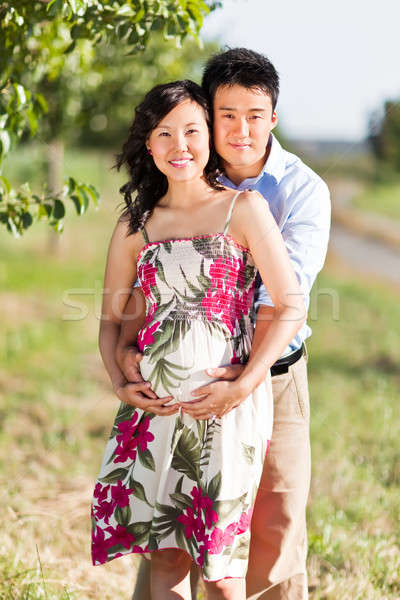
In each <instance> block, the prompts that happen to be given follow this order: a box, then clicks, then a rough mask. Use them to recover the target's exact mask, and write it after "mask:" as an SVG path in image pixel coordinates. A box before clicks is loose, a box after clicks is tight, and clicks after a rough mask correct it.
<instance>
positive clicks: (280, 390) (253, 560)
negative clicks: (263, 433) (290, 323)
mask: <svg viewBox="0 0 400 600" xmlns="http://www.w3.org/2000/svg"><path fill="white" fill-rule="evenodd" d="M272 387H273V396H274V411H275V413H274V427H273V431H272V439H271V445H270V448H269V451H268V454H267V457H266V460H265V463H264V471H263V475H262V478H261V483H260V487H259V489H258V494H257V498H256V503H255V507H254V513H253V518H252V522H251V545H250V559H249V568H248V571H247V577H246V582H247V598H248V600H304V599H305V598H308V592H307V574H306V557H307V532H306V504H307V498H308V493H309V489H310V471H311V456H310V435H309V415H310V405H309V395H308V383H307V365H306V357H305V356H302V358H301V359H300V360H299V361H297V362H296V363H295V364H294V365H292V366H291V367H289V373H285V374H283V375H276V376H275V377H273V378H272Z"/></svg>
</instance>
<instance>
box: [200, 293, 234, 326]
mask: <svg viewBox="0 0 400 600" xmlns="http://www.w3.org/2000/svg"><path fill="white" fill-rule="evenodd" d="M230 300H231V299H230V298H229V297H228V295H227V294H226V293H225V292H222V291H220V290H212V289H208V290H207V292H206V295H205V296H204V298H203V300H202V301H201V305H202V306H204V308H205V309H206V316H207V319H208V320H209V321H212V320H213V317H214V316H218V317H219V316H221V317H222V320H223V321H224V323H226V325H227V326H228V328H229V331H230V332H231V333H232V331H233V328H232V323H231V320H230V318H229V315H227V314H226V312H225V311H226V310H227V306H228V311H229V303H230Z"/></svg>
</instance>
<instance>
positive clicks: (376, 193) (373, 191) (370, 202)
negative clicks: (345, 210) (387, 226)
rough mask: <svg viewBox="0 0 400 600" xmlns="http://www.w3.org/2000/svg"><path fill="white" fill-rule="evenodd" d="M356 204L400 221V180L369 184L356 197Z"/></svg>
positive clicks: (354, 202)
mask: <svg viewBox="0 0 400 600" xmlns="http://www.w3.org/2000/svg"><path fill="white" fill-rule="evenodd" d="M353 204H354V206H356V207H357V208H361V209H363V210H367V211H369V212H372V213H378V214H381V215H383V216H385V217H388V218H390V219H396V220H398V221H400V182H398V181H397V182H390V183H378V184H375V185H371V186H368V187H367V188H366V189H365V191H364V192H363V193H362V194H360V195H359V196H357V197H356V198H354V201H353Z"/></svg>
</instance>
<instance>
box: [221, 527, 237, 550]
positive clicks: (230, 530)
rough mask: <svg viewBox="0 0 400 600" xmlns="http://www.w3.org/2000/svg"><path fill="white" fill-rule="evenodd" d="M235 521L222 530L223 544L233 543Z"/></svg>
mask: <svg viewBox="0 0 400 600" xmlns="http://www.w3.org/2000/svg"><path fill="white" fill-rule="evenodd" d="M237 526H238V524H237V523H231V524H230V525H228V527H227V528H226V529H225V531H224V535H223V537H222V543H223V544H224V546H230V545H231V544H233V540H234V539H235V532H236V529H237Z"/></svg>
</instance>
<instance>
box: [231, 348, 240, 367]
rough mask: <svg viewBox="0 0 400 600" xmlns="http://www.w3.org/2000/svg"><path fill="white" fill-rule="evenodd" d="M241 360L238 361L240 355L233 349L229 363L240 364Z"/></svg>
mask: <svg viewBox="0 0 400 600" xmlns="http://www.w3.org/2000/svg"><path fill="white" fill-rule="evenodd" d="M240 364H241V361H240V356H238V355H237V354H236V352H235V351H233V356H232V358H231V365H240Z"/></svg>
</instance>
